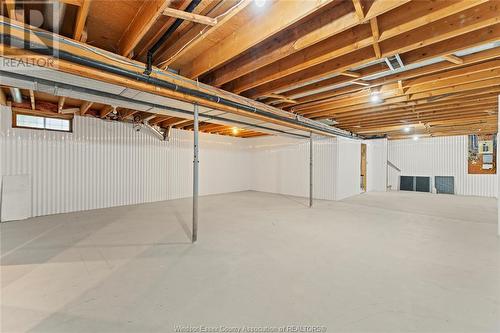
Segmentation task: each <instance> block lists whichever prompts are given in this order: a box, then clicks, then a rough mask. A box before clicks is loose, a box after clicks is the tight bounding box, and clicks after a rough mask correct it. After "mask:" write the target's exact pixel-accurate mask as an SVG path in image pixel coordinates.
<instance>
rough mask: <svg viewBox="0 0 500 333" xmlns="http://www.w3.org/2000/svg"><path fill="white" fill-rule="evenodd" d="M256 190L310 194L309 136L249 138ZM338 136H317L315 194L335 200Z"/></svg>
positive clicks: (314, 148)
mask: <svg viewBox="0 0 500 333" xmlns="http://www.w3.org/2000/svg"><path fill="white" fill-rule="evenodd" d="M249 143H250V146H251V151H252V164H253V181H252V189H253V190H255V191H262V192H270V193H279V194H285V195H294V196H302V197H308V196H309V139H300V138H299V139H295V138H289V137H275V136H273V137H261V138H254V139H251V140H249ZM336 147H337V146H336V140H335V138H319V137H315V138H314V144H313V160H314V162H313V194H314V195H313V197H314V198H316V199H325V200H334V199H335V187H334V186H335V167H336V164H335V160H336Z"/></svg>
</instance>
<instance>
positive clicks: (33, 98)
mask: <svg viewBox="0 0 500 333" xmlns="http://www.w3.org/2000/svg"><path fill="white" fill-rule="evenodd" d="M30 101H31V109H32V110H35V109H36V106H35V93H34V92H33V90H31V89H30Z"/></svg>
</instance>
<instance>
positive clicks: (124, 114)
mask: <svg viewBox="0 0 500 333" xmlns="http://www.w3.org/2000/svg"><path fill="white" fill-rule="evenodd" d="M137 112H139V111H137V110H130V109H126V110H122V111H121V112H120V117H121V118H122V119H127V118H129V117H131V116H133V115H134V114H136V113H137Z"/></svg>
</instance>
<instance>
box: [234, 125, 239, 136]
mask: <svg viewBox="0 0 500 333" xmlns="http://www.w3.org/2000/svg"><path fill="white" fill-rule="evenodd" d="M239 132H240V130H239V129H238V128H237V127H233V134H234V135H236V134H238V133H239Z"/></svg>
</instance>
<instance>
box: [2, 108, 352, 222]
mask: <svg viewBox="0 0 500 333" xmlns="http://www.w3.org/2000/svg"><path fill="white" fill-rule="evenodd" d="M11 117H12V115H11V112H10V109H9V108H6V107H3V108H2V109H0V172H1V173H0V175H20V174H29V175H30V177H31V182H32V184H31V185H32V186H31V187H32V193H31V201H32V211H31V215H32V216H41V215H49V214H56V213H65V212H72V211H81V210H89V209H97V208H106V207H113V206H120V205H131V204H137V203H144V202H153V201H161V200H171V199H177V198H183V197H190V196H191V194H192V160H193V147H192V140H193V139H192V133H191V132H185V131H177V130H174V131H173V133H172V137H171V139H170V141H169V142H162V141H160V140H158V139H157V138H156V137H155V136H152V135H151V134H150V133H149V132H148V131H145V130H143V131H141V132H135V131H133V130H132V126H131V125H130V124H125V123H119V122H109V121H102V120H99V119H94V118H90V117H75V120H74V126H73V128H74V132H73V133H61V132H50V131H38V130H29V129H19V128H12V127H11V124H12V119H11ZM313 154H314V163H313V165H314V170H313V172H314V176H313V179H314V197H315V198H316V199H325V200H340V199H343V198H345V197H347V196H351V195H354V194H358V193H359V174H360V154H361V152H360V142H359V141H354V140H348V139H342V138H326V137H315V138H314V151H313ZM244 190H258V191H264V192H272V193H280V194H287V195H295V196H303V197H308V196H309V140H308V139H293V138H288V137H276V136H269V137H261V138H253V139H239V138H232V137H228V136H219V135H210V134H204V133H201V134H200V194H201V195H206V194H216V193H226V192H234V191H244Z"/></svg>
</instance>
